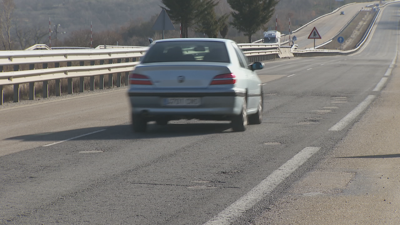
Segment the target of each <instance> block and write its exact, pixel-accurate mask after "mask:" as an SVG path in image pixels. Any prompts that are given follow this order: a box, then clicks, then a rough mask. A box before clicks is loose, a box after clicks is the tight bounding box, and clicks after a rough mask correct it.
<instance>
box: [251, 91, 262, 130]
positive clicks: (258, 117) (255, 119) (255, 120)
mask: <svg viewBox="0 0 400 225" xmlns="http://www.w3.org/2000/svg"><path fill="white" fill-rule="evenodd" d="M263 106H264V99H263V97H262V94H261V99H260V103H259V104H258V109H257V113H256V114H253V115H249V124H261V123H262V112H263V109H264V107H263Z"/></svg>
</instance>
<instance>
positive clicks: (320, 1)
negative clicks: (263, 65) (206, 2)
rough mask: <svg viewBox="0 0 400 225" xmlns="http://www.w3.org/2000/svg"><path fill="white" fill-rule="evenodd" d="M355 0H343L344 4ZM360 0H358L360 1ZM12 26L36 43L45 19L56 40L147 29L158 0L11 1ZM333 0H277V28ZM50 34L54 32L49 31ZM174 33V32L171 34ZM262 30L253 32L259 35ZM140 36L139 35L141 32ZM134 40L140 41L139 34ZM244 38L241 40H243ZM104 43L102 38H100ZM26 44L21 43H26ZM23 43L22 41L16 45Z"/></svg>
mask: <svg viewBox="0 0 400 225" xmlns="http://www.w3.org/2000/svg"><path fill="white" fill-rule="evenodd" d="M217 1H219V2H220V4H219V5H218V6H217V9H216V11H217V13H218V14H222V13H229V12H230V11H231V9H230V7H229V4H228V3H227V0H217ZM354 1H356V0H345V1H344V3H350V2H354ZM360 1H362V0H358V2H360ZM14 2H15V5H16V9H15V12H14V22H15V28H17V29H18V30H20V33H22V32H21V31H24V32H25V33H27V32H28V31H29V32H30V33H35V34H31V35H34V36H35V40H36V42H41V43H44V42H46V40H47V36H48V27H49V18H50V20H51V23H52V25H53V27H52V30H53V31H54V30H55V29H54V25H57V24H60V26H59V28H58V29H57V31H56V33H57V34H56V35H57V36H58V39H59V40H62V39H65V38H67V37H69V36H71V34H73V33H74V32H76V31H78V30H88V29H90V24H91V22H92V23H93V31H94V32H102V31H116V30H117V29H118V28H120V27H122V26H124V27H133V26H142V27H143V26H145V27H147V29H150V28H149V27H151V25H152V24H151V22H149V21H150V20H151V19H153V20H154V19H155V17H156V16H157V15H158V14H159V13H160V10H161V8H160V5H162V3H161V0H14ZM344 3H339V2H335V1H333V0H281V1H280V3H279V4H278V5H277V7H276V15H278V19H279V26H278V30H280V31H281V32H283V33H287V32H288V30H289V28H288V19H289V18H291V24H292V25H291V28H292V29H291V30H294V29H296V28H297V27H300V26H301V25H303V24H305V23H307V22H309V21H310V20H312V19H314V18H316V17H318V16H320V15H322V14H325V13H327V12H330V11H332V10H333V9H335V8H337V7H338V6H340V5H342V4H344ZM271 20H272V21H271V22H270V23H269V24H267V26H266V27H265V29H274V28H275V19H274V18H272V19H271ZM134 32H136V34H135V33H132V34H131V35H133V36H136V35H138V36H140V34H138V33H141V32H142V31H141V30H140V29H136V30H134ZM53 35H54V34H53ZM174 35H176V34H174ZM261 35H262V33H261V32H260V33H259V34H256V35H254V38H259V36H260V37H261ZM142 36H143V35H142ZM237 36H242V35H241V34H240V33H238V32H237V31H236V30H235V29H233V28H232V27H231V28H230V29H229V33H228V38H235V37H237ZM141 38H142V40H141V41H140V42H138V43H144V42H143V37H141ZM236 40H238V39H236ZM244 40H245V39H244ZM103 42H106V40H104V41H102V43H103ZM29 44H30V43H27V44H25V45H29ZM20 45H21V46H23V44H20Z"/></svg>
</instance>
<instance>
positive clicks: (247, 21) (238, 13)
mask: <svg viewBox="0 0 400 225" xmlns="http://www.w3.org/2000/svg"><path fill="white" fill-rule="evenodd" d="M278 2H279V0H228V3H229V4H230V6H231V8H232V9H233V10H234V12H232V17H233V22H232V23H231V25H232V26H233V27H235V28H236V29H237V30H239V31H241V32H243V33H244V35H246V36H248V37H249V42H251V36H252V35H253V34H255V33H256V32H257V31H258V30H259V29H260V28H261V27H262V26H263V25H264V24H266V23H268V21H269V20H270V19H271V17H272V15H273V13H274V11H275V6H276V5H277V4H278Z"/></svg>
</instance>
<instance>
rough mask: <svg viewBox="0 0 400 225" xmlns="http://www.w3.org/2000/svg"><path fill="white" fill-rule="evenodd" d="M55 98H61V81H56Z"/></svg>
mask: <svg viewBox="0 0 400 225" xmlns="http://www.w3.org/2000/svg"><path fill="white" fill-rule="evenodd" d="M55 91H56V96H61V80H60V79H58V80H56V90H55Z"/></svg>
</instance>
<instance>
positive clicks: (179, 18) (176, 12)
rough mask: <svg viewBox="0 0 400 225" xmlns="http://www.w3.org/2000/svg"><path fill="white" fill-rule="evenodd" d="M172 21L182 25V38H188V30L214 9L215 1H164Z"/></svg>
mask: <svg viewBox="0 0 400 225" xmlns="http://www.w3.org/2000/svg"><path fill="white" fill-rule="evenodd" d="M162 3H163V4H164V5H165V7H166V10H167V13H168V15H169V16H170V18H171V20H173V21H174V22H176V23H180V24H181V29H182V37H184V38H187V37H188V28H189V27H191V26H193V24H195V23H196V22H197V19H198V18H200V17H201V15H202V14H203V13H204V12H206V11H207V10H209V8H214V6H216V5H217V4H218V3H215V2H214V0H162Z"/></svg>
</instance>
